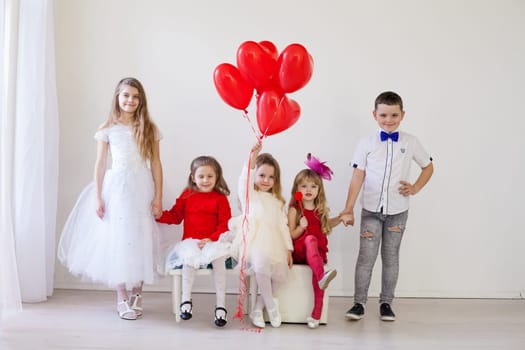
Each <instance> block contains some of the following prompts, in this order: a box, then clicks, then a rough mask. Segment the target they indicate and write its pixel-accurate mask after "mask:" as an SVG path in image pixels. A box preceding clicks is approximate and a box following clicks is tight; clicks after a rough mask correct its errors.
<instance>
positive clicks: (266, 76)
mask: <svg viewBox="0 0 525 350" xmlns="http://www.w3.org/2000/svg"><path fill="white" fill-rule="evenodd" d="M265 45H266V44H265ZM276 66H277V61H276V60H275V58H273V57H272V56H271V53H269V50H268V49H267V48H266V47H263V46H261V45H259V44H258V43H256V42H254V41H246V42H244V43H242V44H241V45H240V46H239V48H238V49H237V67H239V71H240V72H241V74H242V76H243V77H244V79H246V81H247V82H248V83H250V84H251V85H252V86H253V87H255V89H257V91H262V90H263V89H264V88H265V87H266V86H268V85H269V83H270V81H271V80H272V78H273V76H274V74H275V69H276Z"/></svg>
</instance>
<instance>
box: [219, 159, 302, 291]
mask: <svg viewBox="0 0 525 350" xmlns="http://www.w3.org/2000/svg"><path fill="white" fill-rule="evenodd" d="M254 175H255V170H253V169H251V172H250V176H248V168H247V167H246V166H245V167H244V168H243V171H242V173H241V176H240V178H239V200H240V202H241V205H242V208H243V212H245V210H246V200H247V199H248V202H249V213H248V215H247V217H246V220H244V219H245V218H244V215H239V216H237V217H234V218H232V219H231V220H230V222H229V223H228V226H229V228H230V231H231V234H232V236H233V238H232V241H233V242H232V256H234V257H235V258H236V259H238V262H242V261H243V256H244V262H245V267H246V269H247V271H253V272H255V273H256V274H263V275H266V276H269V277H270V278H271V279H272V280H274V281H285V280H286V278H287V276H288V270H289V268H288V251H292V250H293V243H292V238H291V236H290V231H289V229H288V224H287V216H286V212H285V209H284V203H282V202H281V201H279V200H278V199H277V198H276V197H275V196H273V195H272V194H271V193H269V192H261V191H256V190H254V188H253V184H254ZM246 188H248V189H249V191H248V194H247V193H246Z"/></svg>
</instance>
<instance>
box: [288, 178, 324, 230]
mask: <svg viewBox="0 0 525 350" xmlns="http://www.w3.org/2000/svg"><path fill="white" fill-rule="evenodd" d="M306 180H310V181H312V182H313V183H314V184H316V185H317V187H318V188H319V191H318V193H317V197H316V198H315V199H314V205H315V210H316V211H317V214H318V215H319V220H320V221H321V230H322V231H323V233H325V234H327V235H328V234H329V233H330V232H331V231H332V228H331V227H330V224H329V222H328V219H329V218H328V214H329V212H330V211H329V209H328V207H327V206H326V194H325V190H324V185H323V179H321V177H320V176H319V174H318V173H316V172H315V171H313V170H311V169H303V170H301V171H300V172H299V173H297V175H296V176H295V179H294V181H293V186H292V197H291V199H290V207H294V208H297V207H298V204H297V200H296V199H295V193H296V192H297V187H299V184H300V183H301V182H303V181H306ZM300 219H301V215H297V216H296V218H295V224H296V225H299V220H300Z"/></svg>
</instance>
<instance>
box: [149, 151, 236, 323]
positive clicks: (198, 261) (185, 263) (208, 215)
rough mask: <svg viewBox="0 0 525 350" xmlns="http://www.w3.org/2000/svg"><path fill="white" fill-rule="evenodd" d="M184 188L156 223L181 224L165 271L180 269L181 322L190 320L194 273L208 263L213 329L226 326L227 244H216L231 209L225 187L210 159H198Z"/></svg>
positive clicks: (220, 170)
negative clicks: (213, 300) (212, 292)
mask: <svg viewBox="0 0 525 350" xmlns="http://www.w3.org/2000/svg"><path fill="white" fill-rule="evenodd" d="M190 169H191V171H190V175H189V178H188V186H187V187H186V188H185V189H184V191H183V192H182V193H181V195H180V196H179V198H177V200H176V202H175V205H174V206H173V207H172V208H171V209H170V210H165V211H163V212H162V216H161V217H160V218H159V219H157V221H159V222H162V223H166V224H180V223H181V222H182V221H184V232H183V235H182V241H181V242H179V243H177V244H176V245H175V247H174V248H173V249H172V250H171V252H170V253H169V254H168V259H167V263H166V265H167V268H168V269H173V268H175V267H176V266H180V265H182V300H183V302H182V304H181V305H180V311H181V318H182V319H183V320H189V319H190V318H191V317H192V306H193V304H192V300H191V289H192V286H193V281H194V278H195V272H196V270H197V269H199V268H200V267H201V266H206V265H208V264H209V263H211V264H212V266H213V276H214V280H215V292H216V299H217V300H216V304H215V315H214V322H215V325H216V326H217V327H223V326H224V325H226V323H227V320H226V314H227V311H226V307H225V298H226V267H225V260H226V258H227V257H228V256H229V254H230V243H228V242H222V241H219V238H220V236H221V235H222V234H223V233H225V232H226V231H228V220H230V218H231V209H230V204H229V202H228V198H227V195H229V194H230V190H229V189H228V185H227V184H226V181H225V180H224V178H223V176H222V168H221V166H220V164H219V162H217V160H216V159H215V158H213V157H209V156H201V157H197V158H196V159H194V160H193V161H192V162H191V167H190Z"/></svg>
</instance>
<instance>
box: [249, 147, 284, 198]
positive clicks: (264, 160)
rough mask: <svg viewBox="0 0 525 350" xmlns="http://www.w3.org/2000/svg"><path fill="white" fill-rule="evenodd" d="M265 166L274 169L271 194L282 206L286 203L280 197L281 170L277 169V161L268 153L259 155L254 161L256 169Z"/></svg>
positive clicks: (281, 196)
mask: <svg viewBox="0 0 525 350" xmlns="http://www.w3.org/2000/svg"><path fill="white" fill-rule="evenodd" d="M263 164H266V165H269V166H271V167H273V169H274V174H273V180H274V182H273V186H272V191H271V192H272V194H273V195H274V197H276V198H277V199H278V200H280V201H281V202H282V203H283V205H284V203H286V201H285V200H284V198H283V195H282V187H281V168H280V167H279V163H278V162H277V160H276V159H275V158H274V157H273V156H272V155H271V154H270V153H261V154H259V155H258V156H257V159H256V160H255V165H256V168H259V167H260V166H261V165H263Z"/></svg>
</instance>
